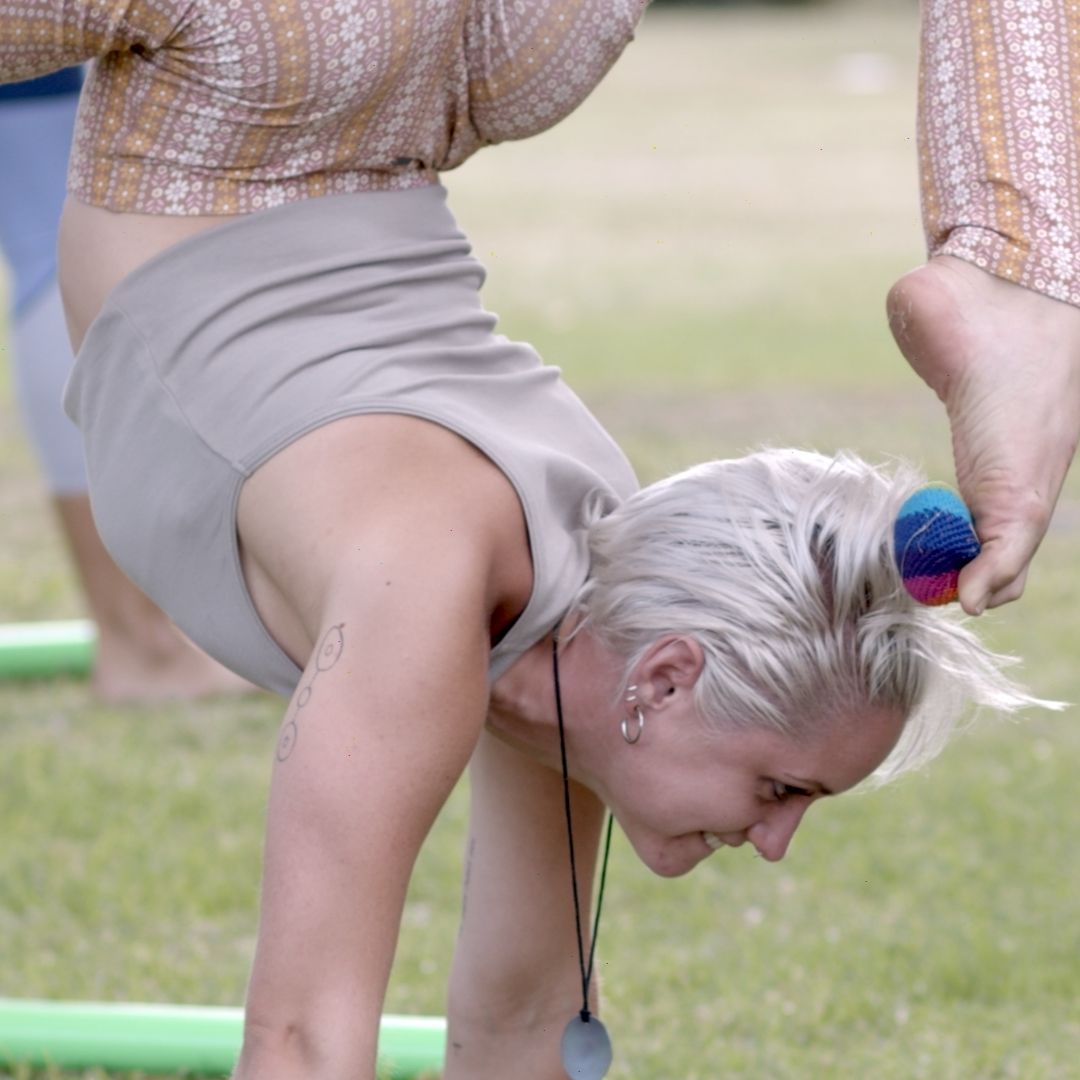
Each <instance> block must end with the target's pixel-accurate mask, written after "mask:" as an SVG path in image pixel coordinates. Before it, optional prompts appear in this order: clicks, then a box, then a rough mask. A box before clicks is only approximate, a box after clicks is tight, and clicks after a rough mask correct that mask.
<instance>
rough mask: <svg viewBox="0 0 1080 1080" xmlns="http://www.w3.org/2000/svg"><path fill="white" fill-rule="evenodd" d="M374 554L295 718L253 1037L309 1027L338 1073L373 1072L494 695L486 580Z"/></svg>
mask: <svg viewBox="0 0 1080 1080" xmlns="http://www.w3.org/2000/svg"><path fill="white" fill-rule="evenodd" d="M376 565H378V568H379V572H378V573H377V574H376V573H375V572H374V567H375V566H376ZM372 567H373V569H372V571H370V572H366V575H365V574H364V573H359V572H358V576H359V577H361V578H365V576H366V580H361V581H360V582H359V583H358V584H357V586H356V588H355V591H353V592H351V593H350V595H349V596H348V597H344V596H340V595H339V596H337V597H335V598H334V599H333V600H332V601H331V602H330V604H329V605H328V607H327V611H328V614H329V616H330V617H329V618H328V619H327V622H326V625H325V628H324V630H323V632H322V639H321V640H320V643H319V645H317V647H316V649H315V652H314V654H313V656H312V660H311V663H310V664H309V665H308V667H307V669H306V670H305V672H304V676H303V678H302V679H301V682H300V684H299V687H298V689H297V691H296V694H295V695H294V697H293V700H292V702H291V704H290V706H289V711H288V713H287V715H286V718H285V723H284V726H283V729H282V740H283V741H282V742H280V743H279V747H278V754H277V760H276V761H275V764H274V771H273V778H272V781H271V794H270V806H269V813H268V824H267V840H266V857H265V872H264V883H263V897H262V914H261V921H260V927H259V940H258V948H257V955H256V962H255V967H254V972H253V976H252V982H251V988H250V992H249V1000H248V1033H249V1037H250V1035H251V1033H252V1032H257V1031H269V1032H272V1033H276V1035H277V1037H278V1038H279V1040H280V1039H282V1038H286V1037H288V1036H290V1035H292V1036H295V1037H298V1038H300V1039H301V1041H302V1042H303V1041H305V1040H306V1044H305V1046H304V1051H303V1055H302V1056H303V1058H304V1060H305V1061H306V1062H307V1064H308V1065H310V1064H311V1063H312V1062H313V1061H316V1060H319V1059H320V1058H321V1057H323V1056H325V1055H329V1056H330V1057H331V1058H332V1060H333V1061H334V1062H335V1068H336V1069H337V1070H339V1071H338V1072H336V1073H335V1074H336V1075H344V1073H343V1072H341V1071H340V1070H341V1069H342V1068H343V1067H344V1068H345V1069H346V1070H347V1071H348V1072H350V1073H351V1075H357V1076H367V1075H370V1069H371V1068H372V1067H373V1062H374V1050H375V1040H376V1036H377V1027H378V1020H379V1015H380V1013H381V1009H382V1002H383V996H384V993H385V988H386V982H387V978H388V975H389V971H390V966H391V963H392V959H393V954H394V948H395V944H396V940H397V934H398V926H399V921H400V917H401V910H402V906H403V904H404V899H405V893H406V889H407V885H408V881H409V876H410V873H411V871H412V867H413V863H414V861H415V859H416V855H417V852H418V850H419V848H420V845H421V843H422V841H423V839H424V837H425V835H426V834H427V832H428V829H429V828H430V826H431V824H432V822H433V820H434V818H435V816H436V814H437V813H438V811H439V808H440V807H441V806H442V804H443V802H444V801H445V799H446V798H447V796H448V795H449V793H450V791H451V789H452V787H453V786H454V783H455V781H456V780H457V779H458V777H459V776H460V774H461V773H462V772H463V771H464V768H465V766H466V764H467V762H468V759H469V756H470V754H471V753H472V750H473V746H474V745H475V742H476V739H477V737H478V734H479V732H480V730H481V726H482V724H483V719H484V715H485V709H486V701H487V661H488V642H487V639H486V634H485V627H486V624H485V621H484V619H483V618H482V617H480V616H481V612H480V610H479V609H480V607H481V606H482V605H480V604H479V602H478V601H477V599H476V595H475V594H476V592H477V591H478V589H479V582H476V583H472V584H471V583H470V581H469V575H468V573H462V574H457V575H450V576H449V577H448V576H447V574H446V572H445V571H446V568H444V567H440V566H439V565H438V559H437V558H435V559H432V560H431V561H430V563H429V564H428V565H427V566H425V567H419V566H414V567H413V568H411V571H410V572H409V573H407V574H404V573H400V572H399V568H395V567H393V566H388V565H387V563H386V562H381V563H377V564H376V563H372ZM384 577H385V578H386V580H385V581H384V580H383V578H384ZM436 596H437V597H438V598H439V599H438V602H434V601H433V597H436ZM242 1064H243V1062H242ZM365 1070H367V1071H365ZM245 1075H247V1074H245ZM251 1075H260V1070H258V1069H255V1070H254V1071H253V1072H252V1073H251Z"/></svg>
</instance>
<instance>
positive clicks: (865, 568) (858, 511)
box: [573, 449, 1061, 781]
mask: <svg viewBox="0 0 1080 1080" xmlns="http://www.w3.org/2000/svg"><path fill="white" fill-rule="evenodd" d="M924 482H925V481H924V479H923V477H922V476H921V475H920V474H919V473H918V472H917V471H916V470H915V469H914V468H913V467H911V466H910V465H906V464H904V463H896V464H894V465H892V466H891V467H885V466H874V465H870V464H868V463H867V462H865V461H863V460H861V459H860V458H858V457H856V456H855V455H853V454H850V453H840V454H838V455H836V456H835V457H833V458H828V457H825V456H823V455H821V454H817V453H812V452H808V451H800V450H775V449H768V450H762V451H759V452H757V453H754V454H751V455H749V456H747V457H743V458H738V459H733V460H727V461H711V462H707V463H705V464H703V465H698V466H696V467H694V468H692V469H688V470H687V471H685V472H682V473H679V474H677V475H675V476H672V477H669V478H668V479H666V480H662V481H660V482H659V483H655V484H652V485H651V486H649V487H646V488H644V489H643V490H642V491H640V492H638V493H637V494H636V495H634V496H633V497H631V498H630V499H628V500H627V501H626V502H625V503H623V504H622V505H621V506H619V507H618V508H617V509H616V510H615V511H614V512H613V513H611V514H609V515H607V516H606V517H603V518H600V519H599V520H596V521H595V522H593V524H592V525H591V527H590V529H589V534H588V544H589V551H590V556H591V566H590V573H589V578H588V580H587V581H586V583H585V584H584V586H583V587H582V589H581V591H580V593H579V594H578V596H577V598H576V601H575V603H574V605H573V609H574V610H576V611H577V612H578V613H579V614H580V615H582V616H583V619H582V622H581V625H582V626H588V627H590V629H591V631H592V632H593V633H594V634H596V635H597V636H598V637H599V638H600V640H601V641H603V642H604V643H605V644H606V645H607V646H608V647H609V648H611V649H612V650H613V651H614V652H615V653H616V654H617V655H619V656H621V657H623V658H625V661H626V669H627V672H629V671H630V670H631V669H632V668H633V667H634V665H635V664H636V663H637V662H638V660H639V659H640V658H641V656H642V655H643V654H644V652H645V651H646V650H647V649H648V648H649V647H650V645H651V644H653V643H654V642H655V641H656V640H657V639H658V638H660V637H662V636H664V635H667V634H685V635H687V636H691V637H693V638H695V639H696V640H697V641H698V642H700V644H701V646H702V648H703V650H704V654H705V665H704V670H703V671H702V674H701V677H700V678H699V679H698V682H697V684H696V694H697V704H698V706H699V708H700V710H701V712H702V714H703V716H704V717H705V718H706V721H707V722H709V723H710V724H712V725H713V726H714V727H724V726H731V725H734V726H737V727H749V726H757V727H763V728H768V729H771V730H773V731H777V732H781V733H783V734H786V735H790V736H792V737H794V738H799V737H802V736H806V735H808V734H809V733H810V731H811V730H812V728H813V726H814V725H815V724H820V723H821V722H822V720H823V718H822V717H821V716H817V715H813V714H812V713H811V712H810V711H809V710H808V709H807V707H806V706H807V703H808V702H821V703H823V704H824V706H825V707H826V708H829V707H830V705H831V706H833V707H835V708H837V709H839V708H844V709H846V710H847V711H849V712H851V711H857V710H859V709H861V708H869V707H883V708H890V709H898V710H900V712H901V713H902V715H903V716H904V717H906V723H905V726H904V732H903V735H902V736H901V739H900V742H899V743H898V745H897V746H896V748H895V749H894V751H893V753H892V754H891V755H890V757H889V758H888V760H887V761H886V762H885V763H884V764H883V765H882V766H881V768H880V769H879V770H878V771H877V773H875V777H876V778H877V779H878V780H880V781H884V780H887V779H891V778H892V777H893V776H896V775H898V774H899V773H901V772H904V771H906V770H909V769H911V768H914V767H917V766H919V765H922V764H923V763H925V762H927V761H929V760H930V759H931V758H933V757H934V756H935V755H936V754H937V753H938V752H939V751H940V750H941V749H942V747H943V746H944V745H945V742H946V741H947V739H948V737H949V735H950V734H951V733H952V731H953V730H954V729H955V728H956V726H957V724H958V722H959V721H960V720H961V719H962V718H963V717H964V716H965V715H967V714H968V713H970V712H971V709H972V707H973V706H975V707H978V706H986V707H989V708H992V709H994V710H997V711H1001V712H1013V711H1015V710H1017V709H1020V708H1023V707H1026V706H1031V705H1042V706H1045V707H1051V708H1055V707H1061V706H1060V704H1059V703H1056V702H1046V701H1040V700H1039V699H1037V698H1034V697H1032V696H1031V695H1030V694H1029V693H1028V692H1027V691H1026V690H1024V689H1023V688H1022V687H1020V686H1018V685H1017V684H1015V683H1014V682H1012V681H1011V680H1010V679H1009V678H1007V677H1006V675H1005V674H1004V669H1005V668H1006V667H1007V666H1009V665H1011V664H1013V663H1015V662H1016V661H1015V660H1014V659H1013V658H1011V657H1005V656H1000V655H997V654H995V653H993V652H991V651H990V650H988V649H987V648H986V647H985V646H984V645H983V644H982V643H981V642H980V641H979V639H978V638H977V637H976V636H975V635H974V634H973V633H972V632H971V631H970V630H969V629H967V628H966V627H965V626H963V625H962V620H961V614H962V613H959V612H958V610H957V609H956V606H955V605H953V606H952V610H948V609H944V608H928V607H924V606H922V605H920V604H918V603H916V602H915V601H914V600H913V599H912V598H911V597H910V596H909V595H908V594H907V592H906V591H905V590H904V588H903V586H902V584H901V582H900V578H899V574H898V572H897V570H896V566H895V563H894V558H893V537H892V527H893V521H894V519H895V517H896V513H897V510H898V509H899V507H900V505H901V504H902V503H903V501H904V500H905V499H906V498H907V497H908V495H910V494H911V493H912V492H913V491H914V490H915V489H916V488H918V487H920V486H921V485H922V484H923V483H924Z"/></svg>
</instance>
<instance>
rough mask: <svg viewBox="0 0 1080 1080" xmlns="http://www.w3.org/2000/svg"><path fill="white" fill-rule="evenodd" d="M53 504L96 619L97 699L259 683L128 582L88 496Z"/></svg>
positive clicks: (162, 696) (204, 692)
mask: <svg viewBox="0 0 1080 1080" xmlns="http://www.w3.org/2000/svg"><path fill="white" fill-rule="evenodd" d="M54 505H55V508H56V512H57V515H58V517H59V519H60V524H61V526H62V528H63V533H64V538H65V539H66V540H67V543H68V549H69V551H70V552H71V556H72V559H73V561H74V563H75V569H76V571H77V573H78V576H79V582H80V584H81V585H82V588H83V593H84V595H85V597H86V603H87V606H88V607H89V609H90V615H91V617H92V618H93V620H94V622H95V624H96V625H97V634H98V643H97V655H96V657H95V660H94V672H93V676H92V682H91V685H92V686H93V689H94V692H95V693H96V694H97V696H98V697H100V698H101V699H102V700H103V701H109V702H127V703H131V704H135V703H150V702H155V701H175V700H184V699H188V700H190V699H194V698H202V697H209V696H211V695H214V694H235V693H242V692H244V691H248V690H254V689H255V688H254V687H253V686H252V685H251V683H249V682H247V681H246V680H245V679H241V678H240V676H239V675H234V674H233V673H232V672H231V671H229V670H228V669H227V668H224V667H222V666H221V664H219V663H218V662H217V661H216V660H211V659H210V657H209V656H207V655H206V654H205V653H204V652H202V651H201V650H199V649H197V648H196V647H195V646H194V645H193V644H192V643H191V641H190V640H189V639H188V638H187V637H185V636H184V634H182V633H181V632H180V631H179V630H178V629H177V627H176V626H175V624H174V623H173V622H172V621H171V620H170V619H169V618H168V617H167V616H166V615H165V613H164V612H163V611H162V610H161V609H160V608H159V607H158V606H157V605H156V604H154V603H152V602H151V601H150V600H149V599H148V598H147V597H146V596H144V595H143V593H142V592H140V590H139V589H137V588H136V587H135V586H134V585H133V584H132V583H131V582H130V581H129V580H128V578H127V577H126V576H125V575H124V574H123V572H122V571H121V570H120V568H119V567H118V566H117V565H116V563H114V562H113V560H112V559H111V558H110V557H109V553H108V552H107V551H106V550H105V547H104V545H103V544H102V542H101V537H100V536H99V535H98V532H97V529H96V527H95V525H94V517H93V514H92V512H91V510H90V500H89V499H88V498H87V497H86V495H82V494H72V495H61V496H57V497H56V498H55V500H54Z"/></svg>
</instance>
